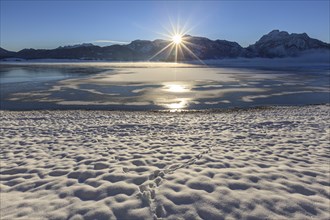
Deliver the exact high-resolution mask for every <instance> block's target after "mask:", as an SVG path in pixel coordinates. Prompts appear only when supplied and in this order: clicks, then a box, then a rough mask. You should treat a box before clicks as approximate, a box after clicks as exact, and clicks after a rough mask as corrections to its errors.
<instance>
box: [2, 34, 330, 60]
mask: <svg viewBox="0 0 330 220" xmlns="http://www.w3.org/2000/svg"><path fill="white" fill-rule="evenodd" d="M183 38H184V40H185V42H187V43H186V46H182V49H181V50H180V51H179V52H178V55H175V54H174V52H173V50H172V51H170V49H171V47H170V46H169V47H168V48H166V49H163V48H165V47H166V46H167V45H168V44H170V43H171V41H169V40H163V39H156V40H153V41H150V40H134V41H132V42H131V43H129V44H126V45H118V44H115V45H111V46H104V47H101V46H97V45H93V44H91V43H83V44H78V45H72V46H70V45H69V46H61V47H58V48H55V49H33V48H30V49H23V50H20V51H18V52H13V51H8V50H5V49H3V48H1V47H0V59H6V58H20V59H82V60H116V61H118V60H122V61H143V60H152V61H173V60H174V59H177V60H182V61H184V60H196V59H202V60H206V59H224V58H237V57H246V58H254V57H262V58H275V57H294V56H299V55H300V54H301V53H302V52H306V51H308V50H326V51H330V44H328V43H325V42H322V41H320V40H317V39H314V38H310V37H309V36H308V35H307V34H306V33H301V34H296V33H291V34H289V33H288V32H286V31H280V30H272V31H271V32H269V33H268V34H265V35H263V36H262V37H261V38H260V39H259V40H258V41H256V42H255V43H254V44H252V45H249V46H248V47H242V46H241V45H239V44H238V43H237V42H234V41H228V40H219V39H217V40H210V39H208V38H206V37H198V36H190V35H185V36H184V37H183ZM186 48H188V49H186ZM159 51H162V52H161V53H159ZM183 51H184V52H183Z"/></svg>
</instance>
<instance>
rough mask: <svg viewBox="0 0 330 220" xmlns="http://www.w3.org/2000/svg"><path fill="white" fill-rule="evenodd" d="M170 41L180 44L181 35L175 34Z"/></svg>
mask: <svg viewBox="0 0 330 220" xmlns="http://www.w3.org/2000/svg"><path fill="white" fill-rule="evenodd" d="M172 41H173V42H174V43H175V44H181V42H182V36H181V35H179V34H176V35H174V36H173V37H172Z"/></svg>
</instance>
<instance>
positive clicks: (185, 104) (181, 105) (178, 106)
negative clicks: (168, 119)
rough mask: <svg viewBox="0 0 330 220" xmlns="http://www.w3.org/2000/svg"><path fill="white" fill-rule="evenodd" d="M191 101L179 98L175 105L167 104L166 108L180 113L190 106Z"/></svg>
mask: <svg viewBox="0 0 330 220" xmlns="http://www.w3.org/2000/svg"><path fill="white" fill-rule="evenodd" d="M188 101H189V100H188V99H187V98H178V99H176V100H175V101H174V102H173V103H168V104H165V105H164V106H165V107H166V108H169V109H171V111H178V110H180V109H184V108H187V107H188V105H189V102H188Z"/></svg>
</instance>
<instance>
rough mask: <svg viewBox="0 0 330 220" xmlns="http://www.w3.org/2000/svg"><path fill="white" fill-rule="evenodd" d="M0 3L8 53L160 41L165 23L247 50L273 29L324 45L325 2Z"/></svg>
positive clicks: (1, 40) (0, 28) (0, 40)
mask: <svg viewBox="0 0 330 220" xmlns="http://www.w3.org/2000/svg"><path fill="white" fill-rule="evenodd" d="M0 1H1V13H0V14H1V15H0V16H1V17H0V18H1V19H0V31H1V32H0V37H1V38H0V43H1V47H3V48H5V49H7V50H13V51H17V50H21V49H23V48H56V47H58V46H63V45H72V44H78V43H94V44H98V45H110V44H111V41H119V42H130V41H132V40H135V39H146V40H154V39H157V38H165V37H164V36H162V35H161V34H160V33H166V29H169V28H170V27H171V25H170V23H171V22H172V23H179V24H180V26H184V24H186V26H187V27H188V29H189V28H192V30H191V31H189V33H188V34H190V35H195V36H204V37H208V38H210V39H213V40H215V39H225V40H231V41H236V42H238V43H239V44H241V45H242V46H248V45H249V44H253V43H254V42H255V41H257V40H258V39H259V38H260V37H261V36H262V35H264V34H266V33H268V32H270V31H271V30H273V29H279V30H285V31H288V32H289V33H292V32H293V33H303V32H306V33H307V34H308V35H309V36H310V37H313V38H317V39H320V40H322V41H325V42H329V38H330V33H329V32H330V30H329V29H330V28H329V26H330V24H329V10H330V9H329V8H330V5H329V0H324V1H321V0H312V1H284V0H276V1H267V0H264V1H261V0H259V1H248V0H246V1H97V0H96V1H92V0H90V1H87V0H86V1H63V0H58V1H51V0H45V1H41V0H39V1H29V0H25V1H16V0H0Z"/></svg>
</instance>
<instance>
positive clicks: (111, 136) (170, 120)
mask: <svg viewBox="0 0 330 220" xmlns="http://www.w3.org/2000/svg"><path fill="white" fill-rule="evenodd" d="M329 112H330V106H329V105H322V106H308V107H272V108H266V109H265V108H264V109H250V110H232V111H222V112H191V113H164V112H111V111H108V112H107V111H29V112H10V111H1V112H0V119H1V126H0V134H1V135H0V140H1V148H0V150H1V151H0V156H1V158H0V159H1V160H0V161H1V169H0V189H1V194H0V195H1V206H0V208H1V209H0V218H1V219H160V218H163V219H267V218H268V219H329V217H330V214H329V213H330V208H329V207H330V192H329V186H330V181H329V178H330V164H329V155H330V154H329V153H330V152H329V151H330V139H329V138H330V137H329V132H330V127H329V123H328V122H329V119H330V115H329Z"/></svg>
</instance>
